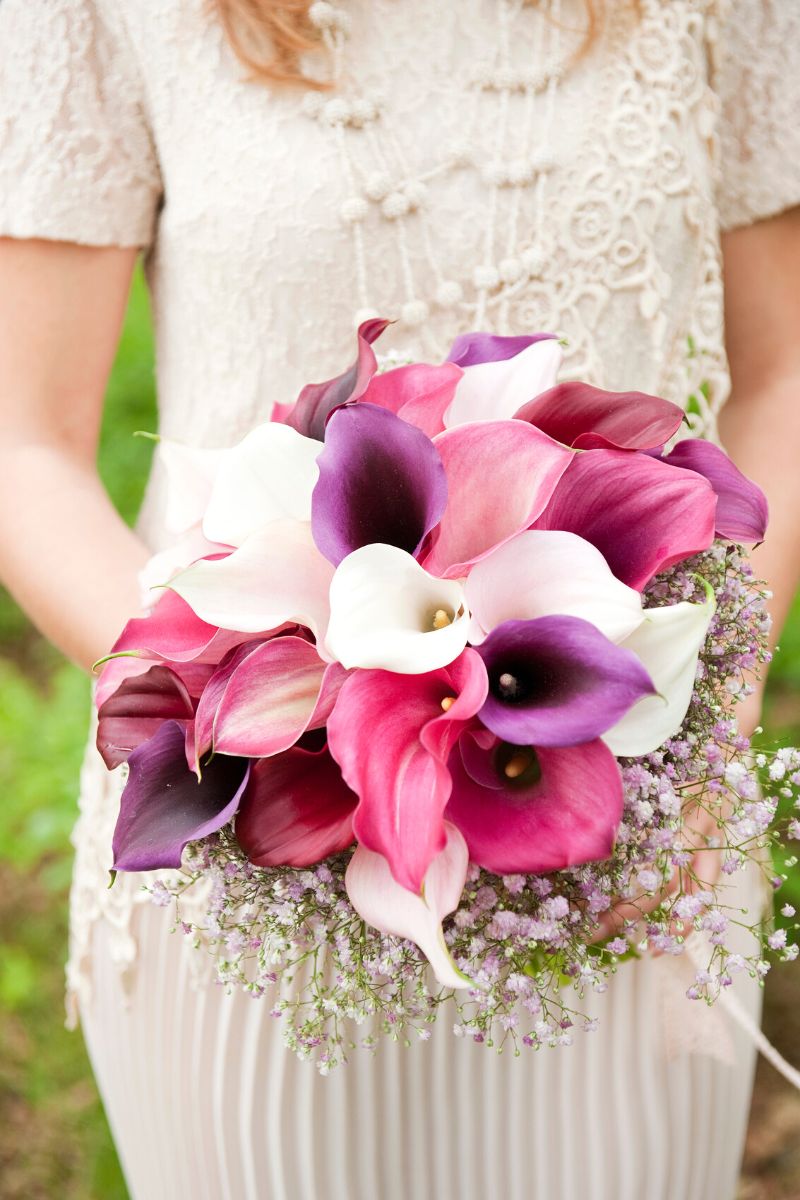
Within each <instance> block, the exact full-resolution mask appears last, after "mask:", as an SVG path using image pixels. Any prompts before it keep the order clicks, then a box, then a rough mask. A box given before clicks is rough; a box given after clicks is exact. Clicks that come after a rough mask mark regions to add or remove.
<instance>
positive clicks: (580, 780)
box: [445, 729, 623, 875]
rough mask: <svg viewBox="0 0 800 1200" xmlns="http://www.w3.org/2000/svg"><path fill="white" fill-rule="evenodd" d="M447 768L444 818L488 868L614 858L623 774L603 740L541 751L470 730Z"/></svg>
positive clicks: (535, 868)
mask: <svg viewBox="0 0 800 1200" xmlns="http://www.w3.org/2000/svg"><path fill="white" fill-rule="evenodd" d="M447 765H448V770H449V772H450V776H451V778H452V791H451V793H450V799H449V801H448V804H447V808H446V810H445V817H446V819H447V820H448V821H452V823H453V824H454V825H456V826H457V828H458V829H459V830H460V831H461V833H462V834H463V836H464V838H465V840H466V842H467V846H468V847H469V856H470V858H471V859H472V861H473V862H476V863H478V864H479V865H480V866H482V867H484V868H485V869H486V870H487V871H492V872H494V873H496V874H501V875H502V874H507V873H515V872H533V873H537V874H538V873H539V872H547V871H560V870H563V869H564V868H565V867H574V866H578V865H580V864H581V863H586V862H594V861H596V860H599V859H605V858H608V857H609V855H610V854H611V852H612V850H613V848H614V840H615V838H616V833H617V829H618V828H619V823H620V820H621V819H622V805H623V791H622V776H621V775H620V770H619V766H618V764H617V761H616V759H615V758H614V755H613V754H612V753H611V751H610V750H609V749H608V747H607V746H605V745H604V743H603V742H601V741H592V742H588V743H587V744H586V745H583V746H573V747H571V748H570V749H564V750H561V749H542V748H539V747H536V748H534V747H530V746H514V745H509V744H508V743H505V742H502V741H501V740H500V739H498V738H493V737H491V736H487V733H486V730H481V729H478V730H468V731H466V732H465V733H463V734H462V736H461V738H460V740H459V744H458V745H457V746H456V747H454V749H453V750H452V752H451V754H450V757H449V759H448V764H447Z"/></svg>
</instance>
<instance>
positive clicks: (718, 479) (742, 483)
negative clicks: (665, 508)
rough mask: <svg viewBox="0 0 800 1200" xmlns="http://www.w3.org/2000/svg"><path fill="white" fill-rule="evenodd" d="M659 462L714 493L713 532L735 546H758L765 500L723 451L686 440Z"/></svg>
mask: <svg viewBox="0 0 800 1200" xmlns="http://www.w3.org/2000/svg"><path fill="white" fill-rule="evenodd" d="M662 462H665V463H669V464H670V466H673V467H683V468H685V469H686V470H689V471H696V472H697V474H698V475H702V476H703V477H704V478H705V479H707V480H708V482H709V483H710V484H711V486H712V487H713V489H714V491H715V492H716V493H717V515H716V518H715V524H716V532H717V534H718V535H719V536H720V537H723V538H730V539H731V540H732V541H735V542H761V541H763V540H764V535H765V533H766V531H767V522H768V520H769V510H768V508H767V498H766V496H765V495H764V493H763V492H762V490H761V488H760V487H759V486H758V484H755V483H753V482H752V480H750V479H748V478H747V476H746V475H743V474H742V472H741V471H740V470H739V468H738V467H737V466H735V465H734V464H733V463H732V462H731V460H730V459H729V458H728V456H727V454H726V453H725V451H724V450H720V448H719V446H715V445H714V443H713V442H706V441H704V440H703V439H701V438H686V439H685V440H684V441H682V442H678V444H677V446H676V447H675V449H674V450H672V451H671V452H670V453H669V454H667V455H665V456H664V458H663V459H662Z"/></svg>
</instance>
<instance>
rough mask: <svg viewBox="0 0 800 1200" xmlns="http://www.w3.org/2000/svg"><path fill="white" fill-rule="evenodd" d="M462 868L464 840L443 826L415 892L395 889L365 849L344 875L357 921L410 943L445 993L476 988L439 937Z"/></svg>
mask: <svg viewBox="0 0 800 1200" xmlns="http://www.w3.org/2000/svg"><path fill="white" fill-rule="evenodd" d="M467 866H468V853H467V846H466V843H465V841H464V838H463V837H462V836H461V834H460V833H459V831H458V830H457V829H456V828H455V826H453V825H450V824H448V823H446V822H445V824H444V845H443V847H442V849H441V850H440V851H439V852H438V854H436V855H435V856H434V858H433V860H432V861H431V863H430V865H429V867H428V870H427V873H426V875H425V879H424V882H423V885H422V888H421V889H420V891H419V892H410V891H408V890H407V889H406V888H405V887H403V886H402V884H399V883H398V882H397V880H396V879H395V878H394V876H393V875H392V872H391V868H390V867H389V864H388V862H387V861H386V859H385V858H384V857H383V855H382V854H377V853H376V852H375V851H373V850H368V849H367V847H366V846H364V845H359V846H357V847H356V849H355V851H354V853H353V857H352V858H351V859H350V862H349V864H348V866H347V871H346V873H345V886H346V888H347V894H348V896H349V897H350V903H351V904H352V906H353V908H354V909H355V910H356V912H357V913H358V914H359V916H360V917H361V918H362V919H363V920H364V921H366V922H367V924H368V925H372V926H373V928H375V929H377V930H379V931H380V932H381V933H386V934H390V935H392V936H394V937H401V938H407V939H408V940H409V941H412V942H414V943H415V944H416V945H417V946H418V947H419V948H420V950H421V951H422V953H423V954H424V955H425V957H426V958H427V960H428V962H429V963H430V965H431V968H432V970H433V973H434V975H435V976H436V978H437V980H438V981H439V983H440V984H441V985H442V986H443V987H446V988H469V987H474V986H475V985H474V984H473V982H472V980H471V979H469V977H468V976H467V975H465V974H464V973H463V971H460V970H459V969H458V967H457V966H456V964H455V962H454V961H453V958H452V955H451V954H450V951H449V950H448V948H447V943H446V942H445V939H444V933H443V932H442V920H443V919H444V917H446V916H448V915H449V914H450V913H452V912H454V911H455V910H456V909H457V908H458V902H459V900H460V899H461V893H462V891H463V890H464V883H465V881H466V877H467Z"/></svg>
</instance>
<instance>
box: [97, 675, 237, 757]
mask: <svg viewBox="0 0 800 1200" xmlns="http://www.w3.org/2000/svg"><path fill="white" fill-rule="evenodd" d="M213 670H214V668H213V667H212V666H210V665H208V664H193V663H192V664H185V665H184V667H183V669H182V671H181V673H180V674H178V673H177V671H175V670H173V669H171V668H170V667H167V666H162V665H159V664H156V665H154V666H151V667H150V668H149V669H148V670H147V671H145V672H144V673H143V674H136V675H131V676H129V677H128V678H127V679H123V681H122V682H121V683H120V685H119V687H118V688H117V690H116V691H115V692H114V693H113V694H112V695H111V696H109V697H108V699H107V700H105V701H104V702H103V703H102V704H101V705H100V708H99V710H98V713H97V749H98V750H99V752H100V755H101V757H102V759H103V762H104V763H105V764H106V766H107V767H108V769H109V770H113V768H114V767H118V766H119V765H120V763H123V762H126V761H127V760H128V757H129V755H130V754H131V751H133V750H135V749H136V747H137V746H140V745H141V744H142V743H143V742H146V741H148V740H149V739H150V738H151V737H153V735H154V734H156V733H157V732H158V730H159V729H160V728H161V726H162V725H163V724H164V722H165V721H178V722H182V723H183V728H184V729H185V727H186V723H187V722H189V721H191V720H192V719H193V717H194V711H195V708H196V706H197V701H198V699H199V697H200V695H201V693H202V691H203V688H204V687H205V685H206V683H207V682H208V680H209V678H210V677H211V674H212V672H213Z"/></svg>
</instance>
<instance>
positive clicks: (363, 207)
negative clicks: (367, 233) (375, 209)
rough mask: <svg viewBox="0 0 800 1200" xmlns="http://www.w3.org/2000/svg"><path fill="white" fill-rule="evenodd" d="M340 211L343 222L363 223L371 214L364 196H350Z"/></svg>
mask: <svg viewBox="0 0 800 1200" xmlns="http://www.w3.org/2000/svg"><path fill="white" fill-rule="evenodd" d="M339 211H340V213H341V217H342V220H343V221H348V222H351V221H363V220H364V218H365V217H366V216H367V215H368V214H369V205H368V204H367V202H366V200H365V199H364V197H363V196H349V197H348V198H347V200H345V201H344V203H343V204H342V207H341V209H340V210H339Z"/></svg>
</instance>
